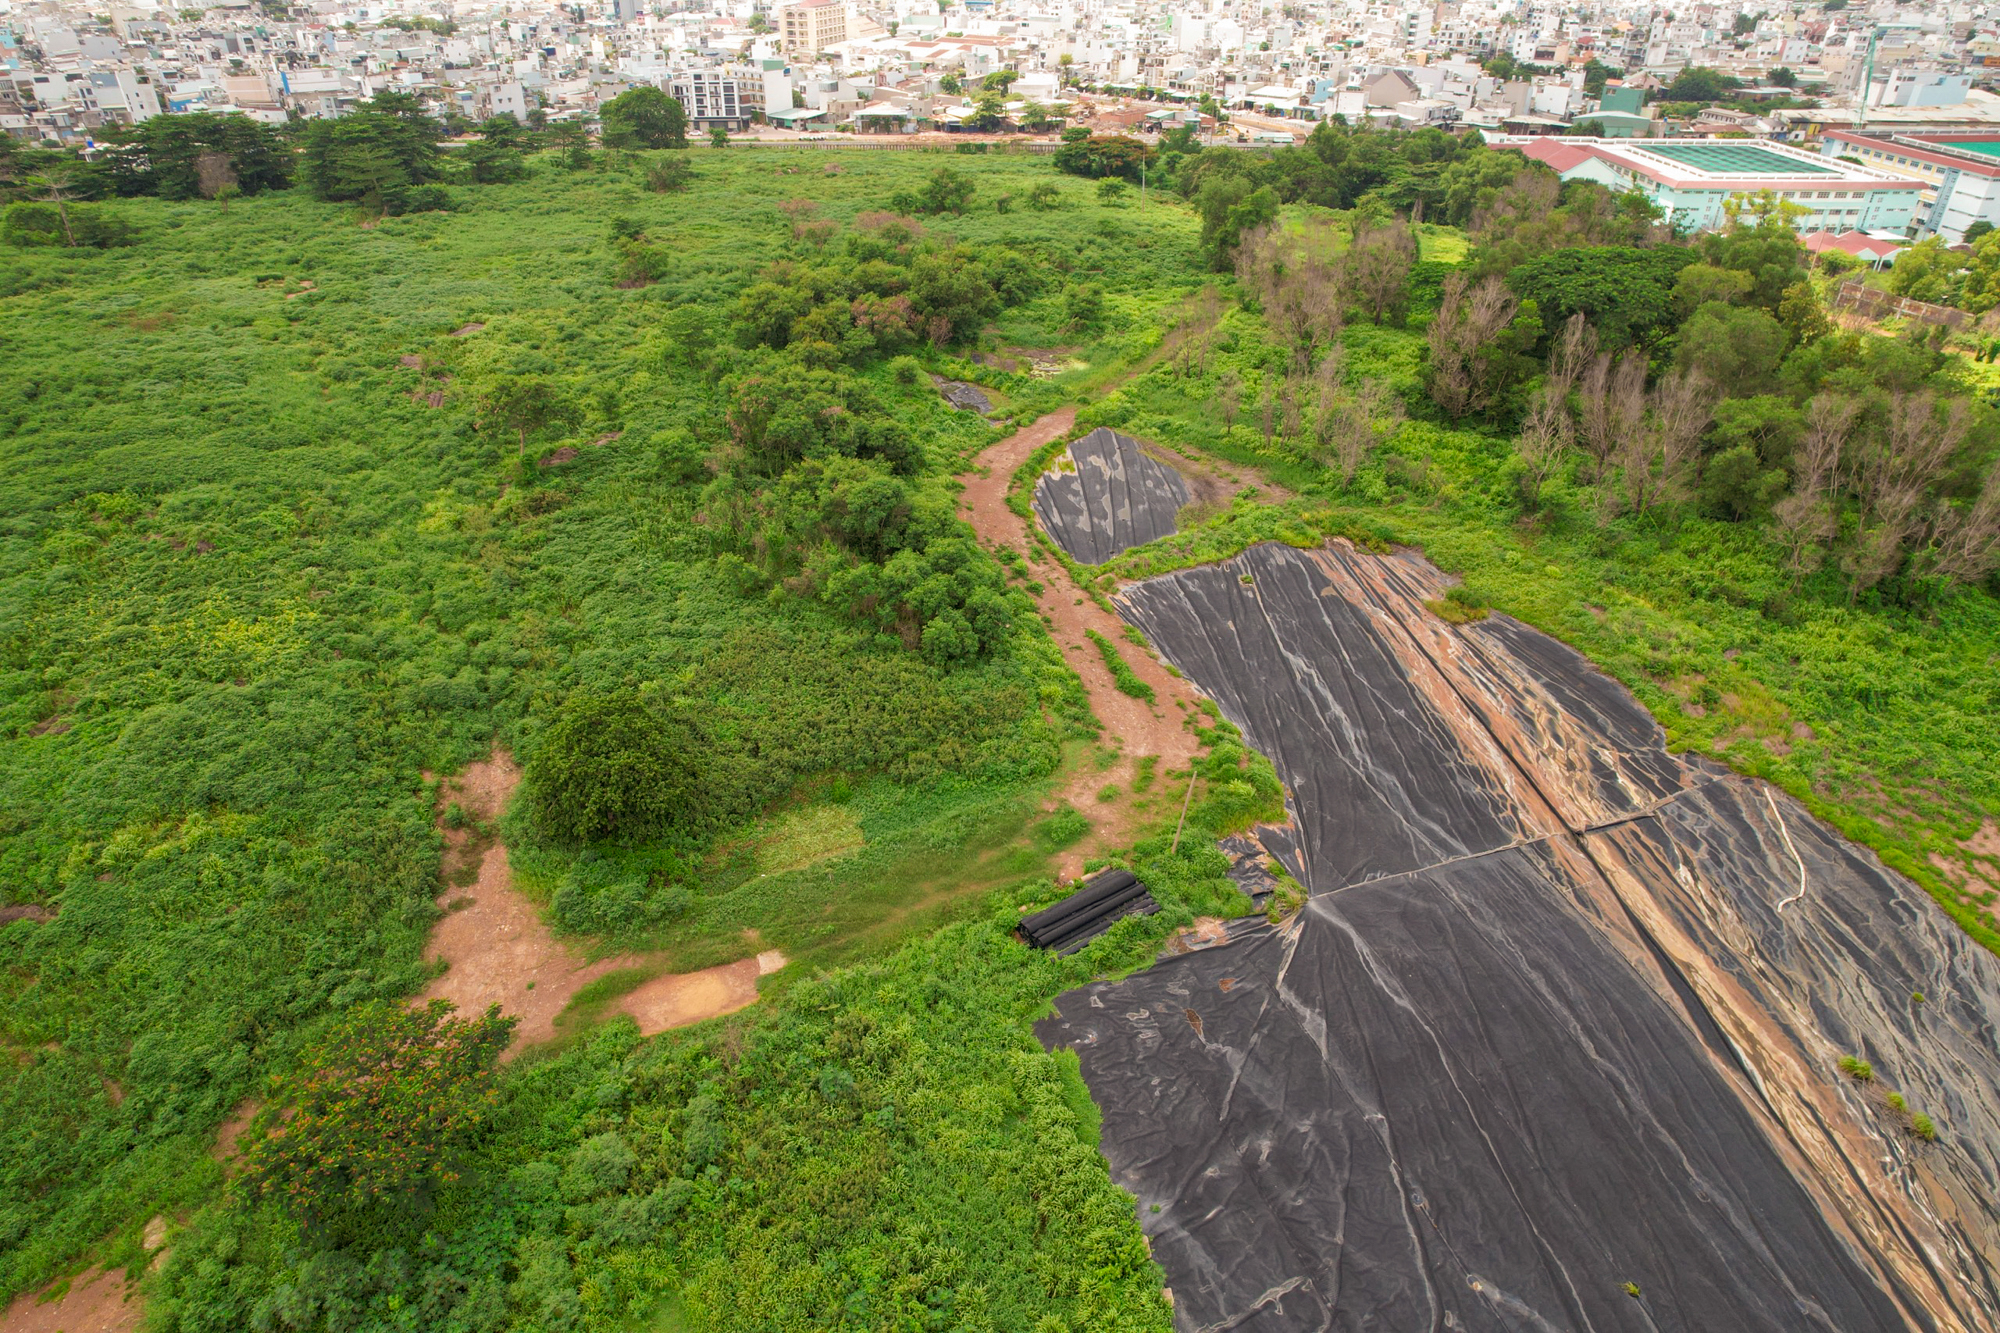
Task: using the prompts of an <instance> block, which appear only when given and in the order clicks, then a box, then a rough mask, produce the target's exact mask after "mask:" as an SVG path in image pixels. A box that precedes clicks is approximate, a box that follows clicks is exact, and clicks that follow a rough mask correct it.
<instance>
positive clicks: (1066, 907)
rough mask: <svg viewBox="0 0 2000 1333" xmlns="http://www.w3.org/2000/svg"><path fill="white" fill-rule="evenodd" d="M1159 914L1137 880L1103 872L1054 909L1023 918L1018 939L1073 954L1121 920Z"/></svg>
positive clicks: (1122, 873)
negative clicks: (1128, 917) (1122, 918)
mask: <svg viewBox="0 0 2000 1333" xmlns="http://www.w3.org/2000/svg"><path fill="white" fill-rule="evenodd" d="M1159 910H1160V905H1159V904H1158V903H1156V902H1154V901H1153V895H1152V894H1151V893H1149V892H1147V889H1146V886H1145V885H1144V884H1141V883H1140V882H1139V877H1138V876H1136V875H1134V874H1133V873H1132V872H1131V871H1129V870H1106V871H1103V872H1101V873H1099V874H1096V875H1093V876H1091V877H1090V878H1089V879H1087V880H1085V881H1084V884H1083V887H1082V888H1080V889H1078V890H1077V891H1076V892H1075V893H1072V894H1071V895H1070V896H1069V897H1067V898H1065V899H1063V900H1062V901H1061V902H1059V903H1057V904H1056V905H1055V906H1054V907H1045V908H1043V909H1042V910H1041V911H1039V912H1037V913H1035V914H1034V915H1033V916H1031V917H1027V918H1025V919H1024V920H1023V921H1022V922H1021V938H1022V939H1024V940H1026V941H1027V942H1028V943H1029V944H1032V945H1034V946H1035V947H1036V948H1037V949H1054V950H1055V951H1056V952H1057V953H1075V952H1076V951H1077V950H1078V949H1081V948H1082V947H1083V946H1084V945H1086V944H1088V943H1090V942H1091V941H1092V940H1094V939H1096V938H1097V937H1098V936H1099V935H1102V934H1103V933H1104V932H1105V931H1107V930H1109V929H1111V923H1112V922H1114V921H1116V920H1118V919H1119V918H1120V917H1125V916H1150V915H1151V914H1153V913H1154V912H1157V911H1159Z"/></svg>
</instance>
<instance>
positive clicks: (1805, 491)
mask: <svg viewBox="0 0 2000 1333" xmlns="http://www.w3.org/2000/svg"><path fill="white" fill-rule="evenodd" d="M1860 412H1861V404H1860V403H1858V402H1856V401H1855V400H1854V399H1852V398H1843V397H1841V396H1839V395H1837V394H1824V393H1823V394H1821V395H1819V396H1818V397H1817V398H1814V399H1813V400H1812V402H1811V403H1810V404H1808V405H1807V407H1806V428H1805V433H1804V435H1803V436H1802V437H1801V438H1800V440H1799V446H1798V450H1797V451H1796V452H1795V453H1794V454H1793V456H1792V489H1791V491H1790V492H1789V493H1788V494H1786V496H1785V497H1784V499H1782V500H1780V501H1778V503H1777V504H1776V505H1774V506H1773V507H1772V510H1771V518H1772V522H1773V523H1774V524H1775V526H1776V528H1777V533H1778V541H1779V542H1780V544H1782V545H1783V546H1784V548H1785V568H1787V569H1789V570H1791V571H1792V591H1793V592H1797V591H1798V590H1799V584H1801V583H1802V582H1804V581H1805V578H1806V575H1808V574H1810V573H1812V572H1813V571H1814V570H1816V569H1818V568H1819V567H1820V565H1821V564H1823V563H1824V562H1825V560H1826V543H1827V542H1828V541H1829V540H1831V539H1832V537H1833V535H1834V534H1835V533H1836V532H1838V531H1839V529H1840V524H1839V519H1838V516H1837V515H1836V514H1835V512H1834V505H1833V501H1834V484H1835V482H1836V480H1837V479H1838V477H1839V475H1840V457H1841V453H1842V451H1843V450H1844V449H1845V448H1846V446H1847V437H1848V435H1849V434H1850V433H1852V431H1853V430H1854V421H1855V418H1856V417H1857V416H1859V415H1860Z"/></svg>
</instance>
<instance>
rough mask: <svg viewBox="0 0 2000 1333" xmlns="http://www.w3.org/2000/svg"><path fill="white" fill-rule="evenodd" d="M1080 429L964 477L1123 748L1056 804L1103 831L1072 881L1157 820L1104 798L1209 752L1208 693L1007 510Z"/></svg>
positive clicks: (1037, 430)
mask: <svg viewBox="0 0 2000 1333" xmlns="http://www.w3.org/2000/svg"><path fill="white" fill-rule="evenodd" d="M1075 424H1076V409H1075V408H1073V407H1065V408H1062V409H1060V410H1058V411H1055V412H1051V413H1049V414H1048V415H1047V416H1045V417H1042V418H1040V419H1039V420H1037V421H1035V422H1034V423H1032V424H1030V425H1028V426H1025V427H1023V428H1022V429H1020V430H1018V431H1016V432H1014V433H1013V434H1012V435H1010V436H1008V437H1007V438H1006V439H1004V440H1001V441H1000V442H999V443H997V444H995V445H993V446H992V447H990V448H988V449H986V450H985V451H984V452H982V453H981V454H980V455H979V456H978V458H976V459H975V460H974V468H975V471H973V472H969V473H967V474H965V475H964V476H963V477H961V478H960V480H961V481H963V482H964V483H965V493H964V495H962V496H961V497H960V500H959V507H960V513H961V514H962V515H963V517H964V518H965V520H966V521H967V522H968V523H970V524H971V525H972V528H973V531H974V532H975V533H977V534H978V536H979V540H980V541H982V542H984V543H985V544H986V545H988V546H1008V547H1011V548H1013V549H1015V550H1018V551H1021V552H1022V553H1023V554H1025V555H1026V556H1027V558H1028V561H1029V564H1030V566H1031V568H1032V569H1033V571H1034V578H1035V580H1036V582H1038V583H1040V584H1041V585H1042V592H1041V595H1040V596H1039V597H1037V598H1036V605H1037V606H1038V608H1039V609H1040V611H1041V613H1042V617H1043V620H1044V621H1045V623H1047V624H1048V626H1049V632H1050V634H1051V635H1053V636H1054V638H1055V641H1056V645H1057V646H1058V647H1059V648H1061V649H1062V653H1063V657H1064V659H1065V660H1066V661H1067V662H1068V663H1069V665H1070V669H1071V670H1073V671H1075V672H1076V673H1077V675H1078V676H1079V677H1081V678H1082V680H1083V685H1084V689H1085V690H1087V691H1088V692H1089V694H1090V706H1091V710H1092V711H1093V712H1094V713H1096V715H1097V717H1098V720H1099V721H1101V722H1102V723H1103V724H1104V728H1105V736H1106V739H1107V740H1108V741H1109V742H1110V743H1111V744H1113V745H1115V746H1117V747H1118V748H1119V750H1120V754H1119V758H1118V760H1117V762H1116V763H1114V764H1113V765H1112V766H1110V767H1109V768H1108V769H1106V768H1097V767H1094V766H1092V765H1088V764H1086V765H1083V766H1082V767H1081V768H1080V769H1079V771H1077V772H1076V773H1075V774H1074V775H1073V776H1072V777H1071V779H1070V780H1069V782H1068V783H1067V784H1066V785H1065V787H1064V789H1063V790H1062V791H1061V792H1060V793H1058V795H1057V797H1056V799H1058V800H1067V801H1068V802H1069V803H1070V804H1071V805H1073V806H1075V807H1076V808H1077V809H1078V810H1079V811H1081V812H1082V813H1083V815H1084V817H1085V818H1087V819H1089V820H1090V821H1091V822H1092V824H1093V830H1092V834H1091V836H1089V837H1088V838H1086V839H1085V840H1084V841H1083V842H1082V843H1080V844H1078V845H1077V846H1075V847H1072V848H1070V849H1069V850H1068V851H1067V852H1065V853H1064V854H1063V856H1062V858H1061V860H1060V862H1059V865H1058V868H1059V872H1060V873H1061V874H1062V875H1064V876H1065V877H1068V878H1074V877H1075V876H1077V875H1078V874H1080V873H1081V872H1082V870H1083V862H1084V861H1085V860H1086V859H1087V858H1088V857H1089V856H1090V855H1092V854H1093V853H1094V852H1097V851H1100V850H1107V849H1109V848H1112V847H1117V846H1121V845H1123V844H1124V843H1125V842H1129V841H1130V835H1131V833H1133V832H1136V831H1137V828H1138V826H1139V825H1140V824H1141V823H1143V822H1144V820H1145V819H1147V818H1149V817H1150V814H1149V812H1148V811H1146V810H1144V809H1143V808H1142V806H1141V803H1140V802H1138V801H1130V800H1118V801H1112V802H1099V801H1098V800H1097V793H1098V792H1099V791H1100V790H1102V789H1103V788H1104V787H1105V786H1106V785H1108V784H1116V785H1118V786H1119V787H1121V788H1122V789H1125V790H1128V791H1129V789H1130V784H1131V781H1132V779H1133V777H1134V776H1135V775H1136V771H1137V765H1138V761H1139V759H1140V758H1141V757H1142V756H1145V755H1157V756H1159V761H1158V767H1159V769H1160V770H1162V771H1161V772H1160V773H1159V776H1158V779H1157V780H1156V788H1155V790H1158V788H1159V786H1161V785H1164V783H1165V778H1166V774H1165V772H1164V770H1167V769H1173V768H1179V769H1182V770H1183V771H1185V769H1186V766H1187V764H1188V762H1189V761H1190V760H1191V759H1192V758H1193V757H1194V755H1195V753H1196V751H1197V749H1198V748H1199V747H1198V746H1197V744H1196V741H1195V738H1194V735H1193V732H1192V731H1191V730H1190V728H1189V726H1188V721H1189V719H1190V718H1191V717H1193V716H1196V711H1195V708H1196V705H1195V701H1196V699H1197V697H1198V695H1197V694H1196V692H1195V689H1194V687H1193V686H1192V685H1190V684H1189V683H1188V682H1187V681H1185V680H1182V679H1179V678H1177V677H1175V676H1172V675H1170V674H1168V672H1167V669H1166V667H1165V665H1163V664H1162V663H1161V662H1160V661H1159V660H1158V659H1156V658H1155V657H1154V656H1153V655H1152V654H1151V653H1150V652H1148V651H1146V650H1145V649H1143V648H1141V647H1139V645H1137V644H1135V643H1133V642H1132V641H1131V640H1130V639H1128V638H1126V637H1125V623H1124V622H1123V621H1121V620H1120V619H1119V618H1118V617H1117V616H1115V615H1113V614H1111V613H1110V612H1108V611H1106V610H1105V609H1104V608H1103V607H1102V606H1100V605H1098V603H1097V602H1096V601H1095V600H1093V599H1092V598H1091V597H1089V596H1088V595H1087V594H1086V593H1085V592H1084V590H1083V589H1081V588H1079V587H1077V586H1076V584H1075V582H1074V581H1073V580H1071V578H1070V576H1069V571H1068V570H1067V569H1066V568H1065V567H1064V566H1063V565H1062V564H1061V563H1060V562H1058V561H1057V560H1056V559H1055V558H1054V557H1052V556H1050V555H1048V554H1047V553H1046V552H1044V551H1043V550H1042V549H1041V548H1040V547H1039V546H1038V545H1037V544H1036V542H1035V534H1034V532H1033V530H1032V529H1031V527H1030V526H1029V525H1030V523H1031V520H1029V519H1024V518H1022V517H1021V516H1020V515H1019V514H1017V513H1015V512H1014V511H1013V510H1012V509H1009V508H1008V507H1007V488H1008V483H1009V482H1010V480H1011V479H1012V478H1013V475H1014V470H1015V469H1016V468H1018V467H1020V466H1021V464H1022V463H1024V462H1026V461H1027V459H1028V456H1029V455H1030V454H1032V453H1034V451H1035V450H1037V449H1039V448H1041V447H1042V446H1043V445H1045V444H1047V443H1048V442H1049V441H1051V440H1054V439H1057V438H1059V437H1061V436H1062V435H1063V434H1065V433H1066V432H1067V431H1068V430H1069V429H1070V427H1071V426H1073V425H1075ZM1089 630H1095V631H1097V632H1098V633H1099V634H1102V635H1103V636H1104V637H1105V638H1107V639H1110V640H1111V641H1112V642H1113V643H1115V644H1117V645H1118V651H1119V653H1120V654H1122V655H1123V656H1124V658H1125V660H1126V662H1127V663H1129V664H1130V665H1131V667H1132V670H1133V672H1134V673H1135V674H1136V675H1137V676H1138V677H1139V678H1140V679H1141V680H1143V681H1145V682H1146V683H1147V684H1148V685H1150V686H1152V687H1153V695H1154V700H1155V702H1153V703H1151V704H1148V703H1147V702H1145V701H1144V700H1143V699H1134V698H1132V697H1131V696H1130V695H1126V694H1121V693H1119V691H1118V687H1117V686H1116V685H1115V684H1114V683H1113V681H1112V679H1111V671H1110V669H1109V668H1108V667H1106V666H1105V665H1104V658H1103V657H1102V655H1101V654H1100V653H1099V652H1098V650H1097V646H1096V645H1095V644H1094V643H1092V642H1091V641H1090V639H1089V637H1088V636H1087V633H1086V632H1087V631H1089ZM1175 794H1176V796H1178V792H1176V793H1175Z"/></svg>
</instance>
